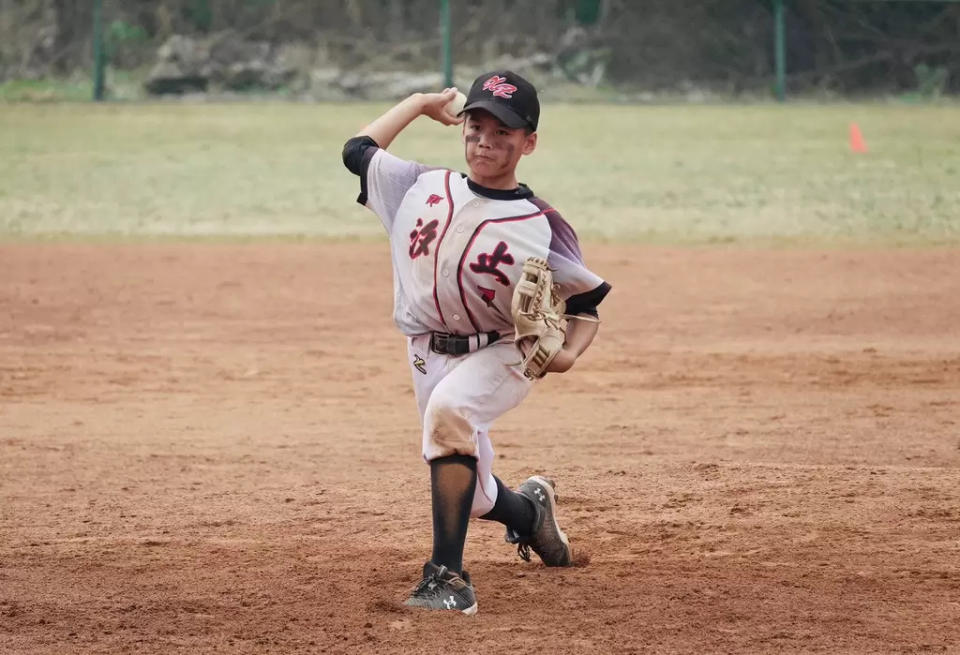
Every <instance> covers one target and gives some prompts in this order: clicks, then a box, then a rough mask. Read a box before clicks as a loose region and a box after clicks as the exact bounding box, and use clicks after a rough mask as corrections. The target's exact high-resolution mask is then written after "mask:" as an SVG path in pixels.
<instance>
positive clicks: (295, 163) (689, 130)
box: [0, 103, 960, 245]
mask: <svg viewBox="0 0 960 655" xmlns="http://www.w3.org/2000/svg"><path fill="white" fill-rule="evenodd" d="M383 109H385V106H384V105H381V104H339V105H303V104H277V103H259V104H230V105H223V104H219V105H218V104H152V105H151V104H112V105H104V106H95V105H90V104H7V105H0V238H4V239H8V240H9V239H20V238H31V239H32V238H48V237H58V238H59V237H63V236H64V235H68V236H69V237H70V238H74V237H76V236H80V237H84V238H88V237H102V236H106V237H108V238H115V237H124V238H126V237H133V238H141V237H156V236H177V237H180V236H188V237H195V236H215V237H223V236H228V237H234V236H261V235H280V236H308V237H321V238H368V237H376V236H379V234H380V233H381V228H380V226H379V223H378V221H377V220H376V219H375V218H374V217H373V216H372V215H370V214H369V213H368V212H366V211H365V210H363V209H361V208H360V207H359V206H357V205H355V203H354V202H353V200H354V198H355V196H356V193H357V190H358V189H357V183H356V180H355V178H354V177H353V176H351V175H350V174H349V173H348V172H347V171H346V170H345V169H344V168H343V166H342V164H341V162H340V149H341V147H342V144H343V142H344V140H345V139H346V138H347V137H349V136H351V135H352V134H353V133H354V132H356V131H357V129H359V128H360V127H362V126H363V125H364V124H365V123H366V122H367V121H368V120H369V119H372V118H373V117H375V116H376V115H377V114H378V113H379V112H381V111H382V110H383ZM851 122H856V123H858V124H859V126H860V127H861V129H862V131H863V134H864V136H865V138H866V141H867V144H868V145H869V147H870V152H868V153H866V154H854V153H852V152H850V150H849V148H848V143H847V135H848V129H849V125H850V123H851ZM540 139H541V140H540V147H539V148H538V151H537V152H536V153H535V154H534V155H533V156H532V157H530V158H529V159H528V160H526V161H525V162H524V163H522V164H521V170H520V178H521V180H523V181H524V182H526V183H528V184H529V185H530V186H531V187H532V188H533V189H534V190H535V191H536V192H537V193H538V194H539V195H540V196H542V197H544V198H546V199H548V200H549V201H550V202H551V203H552V204H553V205H554V206H555V207H557V208H558V209H559V210H560V211H561V212H562V213H563V214H564V215H565V216H566V217H567V219H568V220H569V221H570V222H571V223H572V224H573V225H574V226H575V227H576V228H577V229H578V231H579V232H580V234H581V236H582V237H584V238H590V239H607V240H635V241H645V242H658V243H711V242H729V241H733V242H742V243H747V242H750V243H756V242H761V243H788V244H789V243H812V244H834V243H842V244H851V243H853V244H865V245H866V244H883V245H888V244H930V243H957V242H958V241H960V105H949V104H948V105H939V106H906V105H893V104H863V105H854V104H843V105H839V104H838V105H828V106H819V105H788V106H776V105H751V106H732V105H722V106H627V105H604V106H595V105H548V106H546V107H545V108H544V117H543V120H542V122H541V129H540ZM392 151H393V152H395V153H397V154H399V155H400V156H403V157H408V158H416V159H419V160H420V161H424V162H427V163H431V164H437V165H446V166H451V167H454V168H457V169H461V170H462V168H463V167H462V155H461V146H460V144H459V140H458V132H457V131H456V130H455V129H451V128H443V127H441V126H440V125H438V124H436V123H432V122H430V121H429V120H427V119H421V120H420V121H418V122H417V123H415V124H414V125H413V126H412V127H411V128H410V129H409V131H407V132H405V133H404V134H403V135H401V137H400V138H399V139H398V140H397V142H396V143H395V144H394V146H393V147H392Z"/></svg>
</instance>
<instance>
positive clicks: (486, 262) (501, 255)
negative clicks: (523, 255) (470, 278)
mask: <svg viewBox="0 0 960 655" xmlns="http://www.w3.org/2000/svg"><path fill="white" fill-rule="evenodd" d="M500 264H506V265H507V266H510V265H512V264H513V255H511V254H510V253H508V252H507V244H506V242H504V241H501V242H500V243H498V244H497V247H496V248H494V249H493V254H489V255H488V254H487V253H485V252H484V253H480V254H479V255H478V256H477V261H476V263H475V264H470V270H471V271H473V272H474V273H486V274H487V275H492V276H493V277H495V278H496V280H497V282H499V283H500V284H502V285H504V286H509V284H510V278H508V277H507V276H506V275H505V274H504V273H503V271H501V270H500V269H499V268H498V266H500Z"/></svg>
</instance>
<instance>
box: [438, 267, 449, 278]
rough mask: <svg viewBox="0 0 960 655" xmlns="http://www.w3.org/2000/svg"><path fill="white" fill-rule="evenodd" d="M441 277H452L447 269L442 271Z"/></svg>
mask: <svg viewBox="0 0 960 655" xmlns="http://www.w3.org/2000/svg"><path fill="white" fill-rule="evenodd" d="M440 275H442V276H443V277H450V271H449V270H448V269H446V268H444V269H441V271H440Z"/></svg>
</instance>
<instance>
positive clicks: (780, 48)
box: [773, 0, 787, 102]
mask: <svg viewBox="0 0 960 655" xmlns="http://www.w3.org/2000/svg"><path fill="white" fill-rule="evenodd" d="M773 22H774V30H773V31H774V44H773V53H774V55H773V56H774V60H775V67H776V75H777V81H776V93H777V100H779V101H780V102H783V101H784V100H786V97H787V79H786V78H787V44H786V34H785V30H784V27H783V22H784V19H783V0H773Z"/></svg>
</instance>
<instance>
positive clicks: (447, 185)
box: [433, 171, 453, 332]
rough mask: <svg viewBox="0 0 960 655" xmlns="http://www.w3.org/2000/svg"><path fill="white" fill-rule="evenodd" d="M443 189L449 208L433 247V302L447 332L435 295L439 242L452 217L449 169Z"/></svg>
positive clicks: (445, 233) (444, 178) (448, 328)
mask: <svg viewBox="0 0 960 655" xmlns="http://www.w3.org/2000/svg"><path fill="white" fill-rule="evenodd" d="M443 189H444V191H445V192H446V194H447V205H448V206H449V209H447V222H446V223H445V224H444V226H443V232H441V233H440V238H439V239H438V240H437V245H436V247H435V248H434V249H433V304H434V305H436V306H437V314H438V315H439V316H440V322H441V323H443V327H445V328H447V332H449V331H450V327H449V326H448V325H447V322H446V321H445V320H444V318H443V310H442V309H440V298H439V296H438V295H437V263H438V262H439V260H440V244H441V243H443V237H445V236H446V235H447V228H448V227H450V219H451V218H453V197H451V195H450V171H447V174H446V175H444V176H443Z"/></svg>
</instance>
